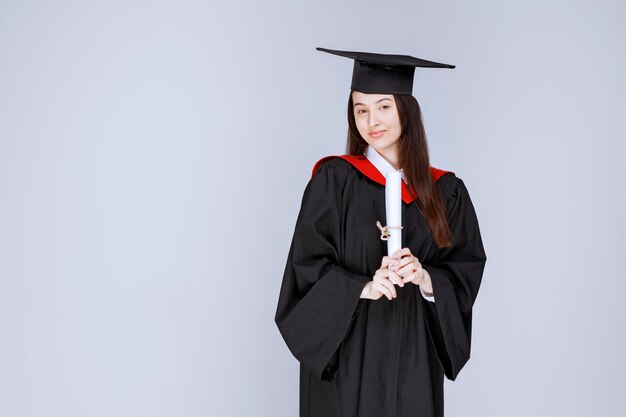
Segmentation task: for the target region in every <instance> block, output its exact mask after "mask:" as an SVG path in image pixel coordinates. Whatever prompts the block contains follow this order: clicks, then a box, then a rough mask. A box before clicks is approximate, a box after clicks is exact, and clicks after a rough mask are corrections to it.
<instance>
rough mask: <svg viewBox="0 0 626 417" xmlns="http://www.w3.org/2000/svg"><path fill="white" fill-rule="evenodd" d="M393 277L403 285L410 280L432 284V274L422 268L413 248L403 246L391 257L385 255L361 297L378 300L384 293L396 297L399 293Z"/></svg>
mask: <svg viewBox="0 0 626 417" xmlns="http://www.w3.org/2000/svg"><path fill="white" fill-rule="evenodd" d="M391 279H393V280H394V281H395V282H396V283H397V284H398V285H399V286H401V287H404V284H407V283H410V282H411V283H413V284H415V285H422V286H424V287H431V285H432V284H431V282H430V276H429V275H428V274H427V273H426V271H425V270H424V269H423V268H422V264H421V263H420V262H419V260H418V259H417V258H416V257H415V256H413V254H412V253H411V250H410V249H409V248H402V249H400V250H399V251H397V252H396V253H394V254H393V255H392V256H391V257H390V256H383V259H382V262H381V265H380V268H379V269H378V270H377V271H376V273H375V274H374V278H372V280H371V281H370V282H368V283H367V284H366V285H365V287H364V288H363V292H362V293H361V298H368V299H370V300H378V299H379V298H380V297H382V296H383V295H384V296H386V297H387V298H388V299H389V300H392V299H394V298H396V297H397V296H398V294H397V292H396V288H395V286H394V284H393V282H391ZM426 289H428V288H426ZM431 290H432V287H431ZM428 292H430V291H428Z"/></svg>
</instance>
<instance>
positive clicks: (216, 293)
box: [0, 0, 626, 417]
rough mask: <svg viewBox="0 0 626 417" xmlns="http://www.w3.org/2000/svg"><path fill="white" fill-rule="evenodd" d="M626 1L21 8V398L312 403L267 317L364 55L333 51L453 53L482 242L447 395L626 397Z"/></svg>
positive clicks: (8, 406)
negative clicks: (462, 343) (304, 397)
mask: <svg viewBox="0 0 626 417" xmlns="http://www.w3.org/2000/svg"><path fill="white" fill-rule="evenodd" d="M625 18H626V5H625V3H624V2H622V1H547V2H546V1H524V2H512V1H509V2H502V1H473V2H461V1H457V2H433V1H411V2H408V1H407V2H396V1H389V2H373V1H366V0H363V1H351V2H330V1H316V2H308V3H303V2H288V1H265V2H255V1H247V2H230V3H226V2H220V3H213V2H202V1H182V2H180V1H179V2H173V1H145V0H144V1H132V0H131V1H123V2H122V1H116V2H113V1H107V2H78V1H73V2H72V1H57V2H43V1H41V2H34V1H20V2H7V1H2V2H0V415H1V416H7V417H9V416H10V417H12V416H16V417H17V416H46V417H52V416H63V417H71V416H209V415H211V416H295V415H297V405H298V363H297V361H296V360H295V359H294V358H293V357H292V356H291V354H290V353H289V351H288V349H287V347H286V345H285V344H284V342H283V341H282V339H281V337H280V334H279V333H278V330H277V328H276V326H275V324H274V322H273V317H274V312H275V308H276V302H277V298H278V291H279V288H280V283H281V279H282V272H283V268H284V262H285V259H286V256H287V250H288V246H289V243H290V240H291V234H292V232H293V227H294V224H295V219H296V216H297V213H298V209H299V205H300V201H301V197H302V192H303V190H304V187H305V185H306V182H307V180H308V178H309V175H310V169H311V167H312V166H313V164H314V162H315V161H316V160H317V159H318V158H320V157H322V156H325V155H328V154H339V153H342V152H343V149H344V143H345V136H346V126H347V124H346V102H347V98H348V88H349V82H350V76H351V71H352V63H351V61H349V60H345V59H341V58H339V57H333V56H330V55H327V54H323V53H321V52H316V51H315V47H316V46H324V47H328V48H335V49H352V50H367V51H374V52H389V53H404V54H411V55H415V56H419V57H422V58H426V59H431V60H435V61H440V62H449V63H453V64H456V65H457V69H455V70H419V71H418V72H417V74H416V81H415V88H414V95H415V96H416V97H417V98H418V100H419V101H420V103H421V105H422V108H423V111H424V119H425V125H426V130H427V133H428V137H429V143H430V151H431V158H432V163H433V165H434V166H436V167H439V168H443V169H448V170H452V171H454V172H456V174H457V175H458V176H460V177H461V178H463V179H464V181H465V182H466V185H467V186H468V189H469V190H470V193H471V196H472V199H473V201H474V204H475V206H476V210H477V212H478V215H479V219H480V224H481V228H482V232H483V239H484V242H485V248H486V251H487V255H488V261H487V268H486V271H485V275H484V281H483V286H482V288H481V293H480V295H479V297H478V300H477V304H476V308H475V316H474V317H475V319H474V337H473V346H472V358H471V360H470V362H469V363H468V364H467V366H466V367H465V368H464V369H463V371H462V372H461V374H460V376H459V378H458V379H457V381H456V382H454V383H450V382H449V381H447V382H446V415H447V416H505V415H506V416H565V415H567V416H619V415H624V414H625V413H626V399H625V396H624V388H625V384H624V380H623V375H624V371H625V370H626V361H625V360H624V351H625V349H626V340H625V337H624V328H625V317H626V314H625V311H624V307H623V306H622V299H623V298H624V294H623V292H624V290H625V287H626V285H625V284H624V278H625V277H624V272H623V271H624V267H625V266H626V265H625V261H624V259H625V258H624V250H625V249H626V246H625V244H624V236H625V234H626V222H625V220H624V215H623V213H624V212H625V211H626V200H625V198H624V197H625V196H624V180H625V177H626V175H625V174H626V172H625V164H624V161H623V159H624V156H625V155H626V152H625V150H626V149H625V145H624V140H625V139H626V137H625V136H626V135H625V127H626V126H625V124H626V122H625V116H626V77H625V74H626V48H625V46H624V44H625V42H624V41H625V40H626V29H625V26H624V21H625ZM286 156H288V157H286Z"/></svg>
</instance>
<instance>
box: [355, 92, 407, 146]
mask: <svg viewBox="0 0 626 417" xmlns="http://www.w3.org/2000/svg"><path fill="white" fill-rule="evenodd" d="M352 103H353V109H352V110H353V112H354V121H355V123H356V127H357V129H358V131H359V133H360V134H361V137H362V138H363V139H365V141H366V142H367V143H368V144H369V145H370V146H371V147H372V148H374V149H376V150H377V151H378V152H379V153H382V154H384V153H389V152H393V153H397V150H398V145H399V139H400V135H401V134H402V126H401V124H400V118H399V116H398V109H397V107H396V101H395V99H394V98H393V95H392V94H365V93H361V92H359V91H353V92H352Z"/></svg>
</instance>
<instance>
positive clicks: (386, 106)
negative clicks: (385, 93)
mask: <svg viewBox="0 0 626 417" xmlns="http://www.w3.org/2000/svg"><path fill="white" fill-rule="evenodd" d="M380 108H381V109H383V110H387V109H389V108H391V106H390V105H389V104H383V105H382V106H380Z"/></svg>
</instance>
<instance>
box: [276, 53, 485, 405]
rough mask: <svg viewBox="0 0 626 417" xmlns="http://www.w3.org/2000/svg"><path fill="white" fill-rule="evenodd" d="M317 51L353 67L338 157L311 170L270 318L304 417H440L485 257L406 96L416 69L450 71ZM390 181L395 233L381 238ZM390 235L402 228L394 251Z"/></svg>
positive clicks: (462, 191) (470, 217)
mask: <svg viewBox="0 0 626 417" xmlns="http://www.w3.org/2000/svg"><path fill="white" fill-rule="evenodd" d="M318 50H321V51H323V52H328V53H331V54H333V55H339V56H343V57H346V58H350V59H353V60H354V70H353V78H352V85H351V89H350V93H349V97H348V109H347V110H348V111H347V125H348V135H347V144H346V154H345V155H339V156H328V157H325V158H322V159H321V160H320V161H318V162H317V163H316V164H314V165H313V164H312V165H313V173H312V178H311V179H310V181H309V183H308V185H307V186H306V189H305V190H304V195H303V198H302V204H301V207H300V212H299V214H298V218H297V221H296V225H295V230H294V234H293V239H292V242H291V247H290V250H289V253H288V255H287V263H286V267H285V270H284V275H283V281H282V285H281V289H280V294H279V298H278V306H277V310H276V315H275V322H276V324H277V326H278V328H279V330H280V332H281V335H282V336H283V338H284V340H285V343H286V344H287V346H288V348H289V349H290V351H291V352H292V354H293V355H294V357H295V358H296V359H297V360H298V361H299V363H300V416H301V417H328V416H341V417H427V416H443V410H444V395H443V383H444V376H445V377H447V378H448V379H449V380H454V379H455V378H456V377H457V375H458V374H459V372H460V371H461V369H462V368H463V366H464V365H465V363H466V362H467V361H468V359H469V356H470V346H471V328H472V308H473V305H474V301H475V300H476V297H477V294H478V290H479V287H480V282H481V279H482V274H483V270H484V266H485V262H486V255H485V250H484V248H483V243H482V240H481V236H480V229H479V223H478V218H477V215H476V213H475V211H474V206H473V205H472V201H471V199H470V196H469V192H468V189H467V188H466V185H465V183H464V182H463V180H462V179H461V178H460V176H459V175H457V173H455V172H454V171H453V170H452V169H440V168H435V167H433V166H431V165H430V159H429V153H428V145H427V141H426V133H425V129H424V126H423V122H422V115H421V110H420V106H419V104H418V102H417V100H416V99H415V97H414V96H413V95H412V87H413V76H414V71H415V68H421V67H429V68H453V66H451V65H448V64H440V63H436V62H432V61H426V60H423V59H419V58H414V57H410V56H407V55H385V54H377V53H366V52H351V51H336V50H329V49H323V48H318ZM394 172H395V173H397V172H399V173H400V174H401V176H402V194H401V197H402V201H401V214H402V216H401V218H402V225H401V227H402V228H401V229H386V228H387V227H391V225H388V224H387V218H386V204H388V203H387V201H386V187H385V186H386V178H387V177H388V175H389V174H390V173H394ZM385 225H386V226H385ZM381 226H385V228H383V227H381ZM390 230H391V233H398V231H399V230H401V236H402V245H401V248H400V249H399V250H397V251H395V252H394V253H388V251H387V242H386V241H385V233H387V232H389V231H390Z"/></svg>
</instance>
